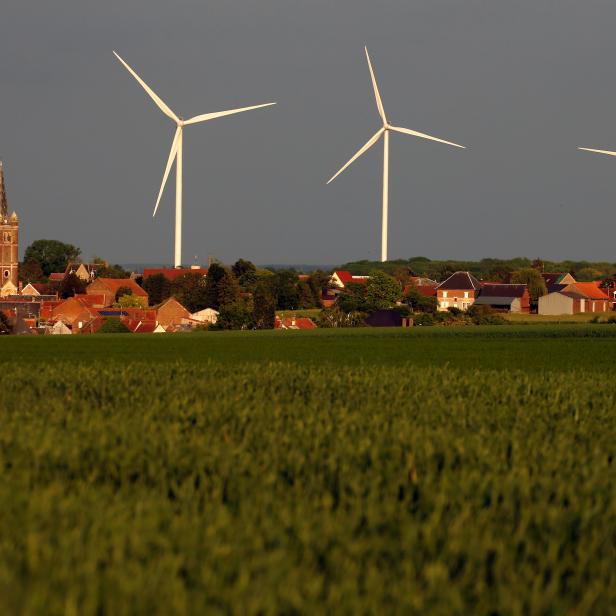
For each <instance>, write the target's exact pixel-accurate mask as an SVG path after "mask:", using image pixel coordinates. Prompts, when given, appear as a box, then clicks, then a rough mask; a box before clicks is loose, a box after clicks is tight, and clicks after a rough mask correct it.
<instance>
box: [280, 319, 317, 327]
mask: <svg viewBox="0 0 616 616" xmlns="http://www.w3.org/2000/svg"><path fill="white" fill-rule="evenodd" d="M274 327H275V329H316V328H317V326H316V324H315V323H314V321H313V320H312V319H310V318H309V317H285V318H283V319H281V318H280V317H276V321H275V324H274Z"/></svg>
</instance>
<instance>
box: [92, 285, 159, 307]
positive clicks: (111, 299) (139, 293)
mask: <svg viewBox="0 0 616 616" xmlns="http://www.w3.org/2000/svg"><path fill="white" fill-rule="evenodd" d="M121 288H127V289H130V291H131V293H132V294H133V295H134V296H135V297H137V298H139V300H140V302H141V304H142V305H143V307H144V308H145V307H147V305H148V294H147V293H146V292H145V290H144V289H143V288H141V287H140V286H139V285H138V284H137V283H136V282H135V281H134V280H132V279H131V278H97V279H96V280H94V281H93V282H91V283H90V284H89V285H88V287H87V289H86V293H87V294H88V295H98V296H101V297H102V298H103V305H104V306H111V305H113V304H114V303H115V302H116V301H117V300H116V295H117V293H118V291H119V290H120V289H121Z"/></svg>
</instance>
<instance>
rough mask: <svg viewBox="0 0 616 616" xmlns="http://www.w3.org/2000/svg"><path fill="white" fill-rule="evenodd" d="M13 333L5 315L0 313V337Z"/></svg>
mask: <svg viewBox="0 0 616 616" xmlns="http://www.w3.org/2000/svg"><path fill="white" fill-rule="evenodd" d="M12 332H13V326H12V325H11V322H10V320H9V318H8V317H7V316H6V314H5V313H4V312H2V311H0V335H6V334H11V333H12Z"/></svg>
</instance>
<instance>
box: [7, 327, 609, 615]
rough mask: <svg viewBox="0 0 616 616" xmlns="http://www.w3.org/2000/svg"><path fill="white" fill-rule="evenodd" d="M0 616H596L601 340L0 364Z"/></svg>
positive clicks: (189, 350)
mask: <svg viewBox="0 0 616 616" xmlns="http://www.w3.org/2000/svg"><path fill="white" fill-rule="evenodd" d="M0 364H1V366H0V369H1V370H2V380H1V387H0V468H1V469H2V475H1V478H0V613H2V614H68V615H73V614H97V615H98V614H114V615H115V614H203V613H208V614H209V613H214V614H232V613H241V614H278V613H285V614H313V613H324V612H326V613H343V614H351V613H352V614H357V613H375V614H376V613H379V614H380V613H404V614H439V615H440V614H486V615H488V614H499V615H505V614H512V615H517V614H520V615H521V614H542V615H543V614H554V615H557V614H572V615H573V614H575V615H582V614H609V613H612V612H613V606H614V605H616V481H615V480H616V472H615V464H616V462H614V456H615V455H616V388H615V387H614V385H613V383H612V380H611V377H612V376H613V374H614V366H615V365H616V325H614V326H613V325H582V324H572V325H560V326H546V325H541V326H537V327H530V326H528V325H518V326H500V327H487V328H480V327H474V328H473V327H466V328H462V327H460V328H426V329H423V330H422V329H421V328H415V329H414V330H412V331H404V330H368V329H364V330H339V331H335V330H318V331H312V332H293V331H276V332H217V333H199V334H186V335H151V336H138V335H133V336H122V335H117V336H89V337H88V336H72V337H69V336H66V337H62V336H58V337H44V338H18V337H5V338H2V339H0Z"/></svg>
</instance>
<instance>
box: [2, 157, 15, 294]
mask: <svg viewBox="0 0 616 616" xmlns="http://www.w3.org/2000/svg"><path fill="white" fill-rule="evenodd" d="M18 269H19V218H17V214H16V213H15V212H13V213H12V214H11V215H10V216H9V205H8V201H7V198H6V188H5V185H4V167H3V166H2V161H1V160H0V288H2V287H4V285H6V284H7V283H8V282H11V283H12V284H13V285H14V286H15V289H17V288H18V285H19V271H18ZM9 286H10V285H9Z"/></svg>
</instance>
